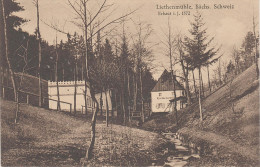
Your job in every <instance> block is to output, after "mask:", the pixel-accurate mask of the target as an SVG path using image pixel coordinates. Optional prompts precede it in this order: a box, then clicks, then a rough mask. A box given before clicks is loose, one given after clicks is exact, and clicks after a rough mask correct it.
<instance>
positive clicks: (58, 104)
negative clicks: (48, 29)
mask: <svg viewBox="0 0 260 167" xmlns="http://www.w3.org/2000/svg"><path fill="white" fill-rule="evenodd" d="M55 49H56V66H55V80H56V88H57V98H58V102H57V111H60V110H61V108H60V91H59V83H58V82H59V81H58V61H59V54H58V52H57V38H56V48H55Z"/></svg>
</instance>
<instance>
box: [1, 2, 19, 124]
mask: <svg viewBox="0 0 260 167" xmlns="http://www.w3.org/2000/svg"><path fill="white" fill-rule="evenodd" d="M1 5H2V16H3V23H4V25H3V27H4V41H5V58H6V61H7V64H8V68H9V70H10V75H11V81H12V85H13V91H14V101H16V102H17V103H18V94H17V87H16V83H15V75H14V72H13V68H12V65H11V62H10V59H9V49H8V38H7V29H6V16H5V8H4V1H1ZM7 77H8V76H7ZM7 79H8V78H7ZM18 105H19V104H18ZM18 110H19V107H17V109H16V111H15V115H16V117H15V119H14V121H15V123H16V122H17V115H18Z"/></svg>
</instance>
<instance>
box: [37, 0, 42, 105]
mask: <svg viewBox="0 0 260 167" xmlns="http://www.w3.org/2000/svg"><path fill="white" fill-rule="evenodd" d="M36 8H37V37H38V56H39V67H38V77H39V107H42V81H41V80H42V79H41V62H42V49H41V34H40V21H39V20H40V16H39V15H40V14H39V0H36Z"/></svg>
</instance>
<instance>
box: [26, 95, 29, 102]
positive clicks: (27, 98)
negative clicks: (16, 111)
mask: <svg viewBox="0 0 260 167" xmlns="http://www.w3.org/2000/svg"><path fill="white" fill-rule="evenodd" d="M26 103H27V104H29V94H26Z"/></svg>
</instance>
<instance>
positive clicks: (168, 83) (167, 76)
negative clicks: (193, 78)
mask: <svg viewBox="0 0 260 167" xmlns="http://www.w3.org/2000/svg"><path fill="white" fill-rule="evenodd" d="M174 82H175V89H176V90H184V88H183V86H182V85H181V84H180V83H179V82H178V81H177V80H176V78H175V79H174ZM159 91H173V84H172V77H171V73H170V72H168V71H167V70H164V72H163V73H162V75H161V77H160V78H159V79H158V81H157V83H156V85H155V87H154V88H153V90H152V92H159Z"/></svg>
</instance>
